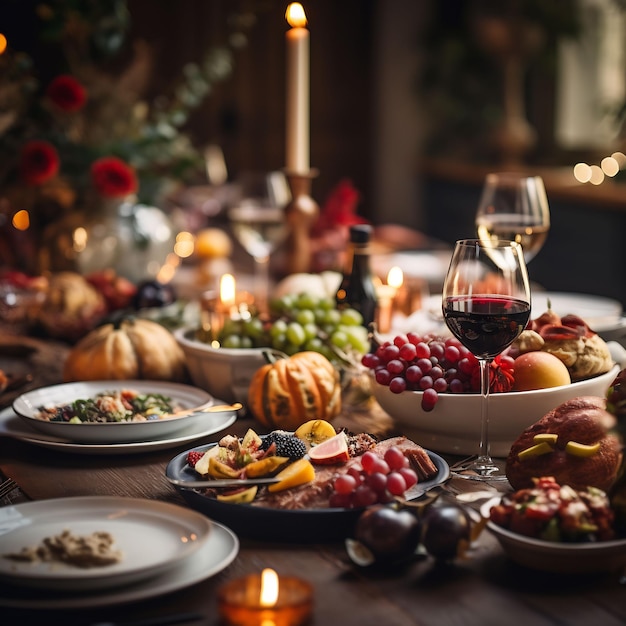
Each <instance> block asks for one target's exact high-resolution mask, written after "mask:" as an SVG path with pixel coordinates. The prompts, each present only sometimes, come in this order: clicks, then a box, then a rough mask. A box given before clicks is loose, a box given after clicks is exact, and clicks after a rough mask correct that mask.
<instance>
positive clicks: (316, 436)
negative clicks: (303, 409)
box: [294, 420, 337, 446]
mask: <svg viewBox="0 0 626 626" xmlns="http://www.w3.org/2000/svg"><path fill="white" fill-rule="evenodd" d="M294 434H295V435H296V437H298V439H302V441H304V443H306V444H307V445H308V446H314V445H317V444H318V443H322V441H326V439H330V438H331V437H334V436H335V435H336V434H337V431H336V430H335V427H334V426H333V425H332V424H331V423H330V422H327V421H326V420H309V421H308V422H305V423H304V424H302V425H301V426H299V427H298V428H297V429H296V432H295V433H294Z"/></svg>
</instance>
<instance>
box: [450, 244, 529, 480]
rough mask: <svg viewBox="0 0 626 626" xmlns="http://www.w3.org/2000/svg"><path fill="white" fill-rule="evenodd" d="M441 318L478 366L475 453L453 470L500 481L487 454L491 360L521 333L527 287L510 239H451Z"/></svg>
mask: <svg viewBox="0 0 626 626" xmlns="http://www.w3.org/2000/svg"><path fill="white" fill-rule="evenodd" d="M442 308H443V317H444V319H445V321H446V324H447V326H448V328H449V329H450V331H451V332H452V334H453V335H454V336H455V337H457V339H458V340H459V341H460V342H461V343H462V344H463V345H464V346H465V347H466V348H467V349H468V350H469V351H470V352H471V353H472V354H473V355H474V356H475V357H476V358H477V359H478V361H479V363H480V392H481V396H482V399H481V432H480V443H479V446H478V454H477V455H476V456H475V457H471V458H470V459H467V460H466V461H465V462H462V463H458V464H456V465H455V466H453V468H452V469H453V473H454V474H455V475H456V476H459V477H462V478H468V479H472V480H485V481H494V480H505V479H506V475H505V473H504V469H503V467H502V463H501V462H500V463H498V462H497V461H496V460H494V459H492V458H491V454H490V451H489V413H488V411H489V386H490V385H489V382H490V374H489V371H490V369H491V362H492V361H493V359H494V358H495V357H496V356H498V355H499V354H500V353H501V352H502V351H503V350H504V349H505V348H507V347H508V346H509V345H511V343H512V342H513V341H514V340H515V339H516V338H517V337H518V336H519V334H520V333H521V332H522V331H523V330H524V328H525V327H526V324H527V322H528V318H529V317H530V286H529V282H528V271H527V269H526V263H525V261H524V255H523V252H522V247H521V246H520V245H519V244H518V243H515V242H512V241H482V240H480V239H463V240H461V241H457V242H456V245H455V248H454V252H453V254H452V259H451V261H450V267H449V268H448V273H447V275H446V279H445V282H444V286H443V300H442Z"/></svg>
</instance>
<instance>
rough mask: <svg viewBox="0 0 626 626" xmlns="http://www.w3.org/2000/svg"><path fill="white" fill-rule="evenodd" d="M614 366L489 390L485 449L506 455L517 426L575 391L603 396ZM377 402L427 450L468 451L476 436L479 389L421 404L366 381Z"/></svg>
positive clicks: (416, 396)
mask: <svg viewBox="0 0 626 626" xmlns="http://www.w3.org/2000/svg"><path fill="white" fill-rule="evenodd" d="M619 370H620V368H619V366H618V365H615V366H614V367H613V368H612V369H611V370H610V371H609V372H607V373H606V374H601V375H600V376H597V377H595V378H591V379H589V380H584V381H580V382H576V383H572V384H571V385H564V386H562V387H553V388H551V389H540V390H537V391H510V392H507V393H494V394H491V396H490V398H489V441H490V445H491V454H492V455H493V456H496V457H506V456H507V455H508V453H509V450H510V448H511V445H512V443H513V442H514V441H515V440H516V439H517V438H518V437H519V435H520V434H521V433H522V431H523V430H525V429H526V428H528V427H529V426H531V425H532V424H534V423H535V422H536V421H538V420H539V419H541V418H542V417H543V416H544V415H545V414H546V413H548V411H551V410H552V409H554V408H556V407H557V406H559V404H562V403H563V402H565V401H566V400H569V399H571V398H575V397H577V396H604V395H605V394H606V390H607V389H608V388H609V385H610V384H611V383H612V382H613V380H614V379H615V377H616V376H617V373H618V372H619ZM372 388H373V393H374V396H375V398H376V400H378V403H379V404H380V406H381V407H382V408H383V409H384V410H385V411H386V412H387V413H389V415H390V416H391V417H393V419H394V422H395V424H396V426H397V428H398V430H399V431H401V432H402V434H404V435H406V436H407V437H410V438H411V439H413V440H414V441H416V442H417V443H419V444H420V445H422V446H424V447H425V448H428V449H430V450H435V451H437V452H444V453H449V454H459V455H471V454H475V453H476V452H477V451H478V442H479V438H480V400H481V396H480V394H453V393H445V394H444V393H442V394H439V399H438V401H437V404H436V405H435V408H434V409H433V410H432V411H430V412H426V411H423V410H422V408H421V402H422V392H421V391H404V392H403V393H400V394H395V393H392V392H391V391H389V387H387V386H385V385H379V384H378V383H376V382H372Z"/></svg>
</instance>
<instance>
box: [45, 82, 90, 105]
mask: <svg viewBox="0 0 626 626" xmlns="http://www.w3.org/2000/svg"><path fill="white" fill-rule="evenodd" d="M46 96H47V97H48V98H49V99H50V101H51V102H52V103H53V104H54V105H55V106H56V107H58V108H59V109H61V110H62V111H67V112H70V113H71V112H74V111H78V110H79V109H81V108H82V107H83V105H84V104H85V101H86V100H87V92H86V91H85V88H84V87H83V86H82V85H81V84H80V83H79V82H78V81H77V80H76V79H75V78H74V77H73V76H69V75H67V74H62V75H61V76H57V77H56V78H55V79H54V80H53V81H52V82H51V83H50V84H49V85H48V89H47V90H46Z"/></svg>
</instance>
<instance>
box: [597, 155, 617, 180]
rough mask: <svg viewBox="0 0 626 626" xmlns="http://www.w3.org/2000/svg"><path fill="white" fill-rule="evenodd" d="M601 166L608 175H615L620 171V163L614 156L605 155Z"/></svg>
mask: <svg viewBox="0 0 626 626" xmlns="http://www.w3.org/2000/svg"><path fill="white" fill-rule="evenodd" d="M600 167H601V168H602V171H603V172H604V173H605V174H606V175H607V176H615V175H616V174H617V173H618V172H619V163H618V162H617V161H616V160H615V159H614V158H613V157H604V158H603V159H602V162H601V163H600Z"/></svg>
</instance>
